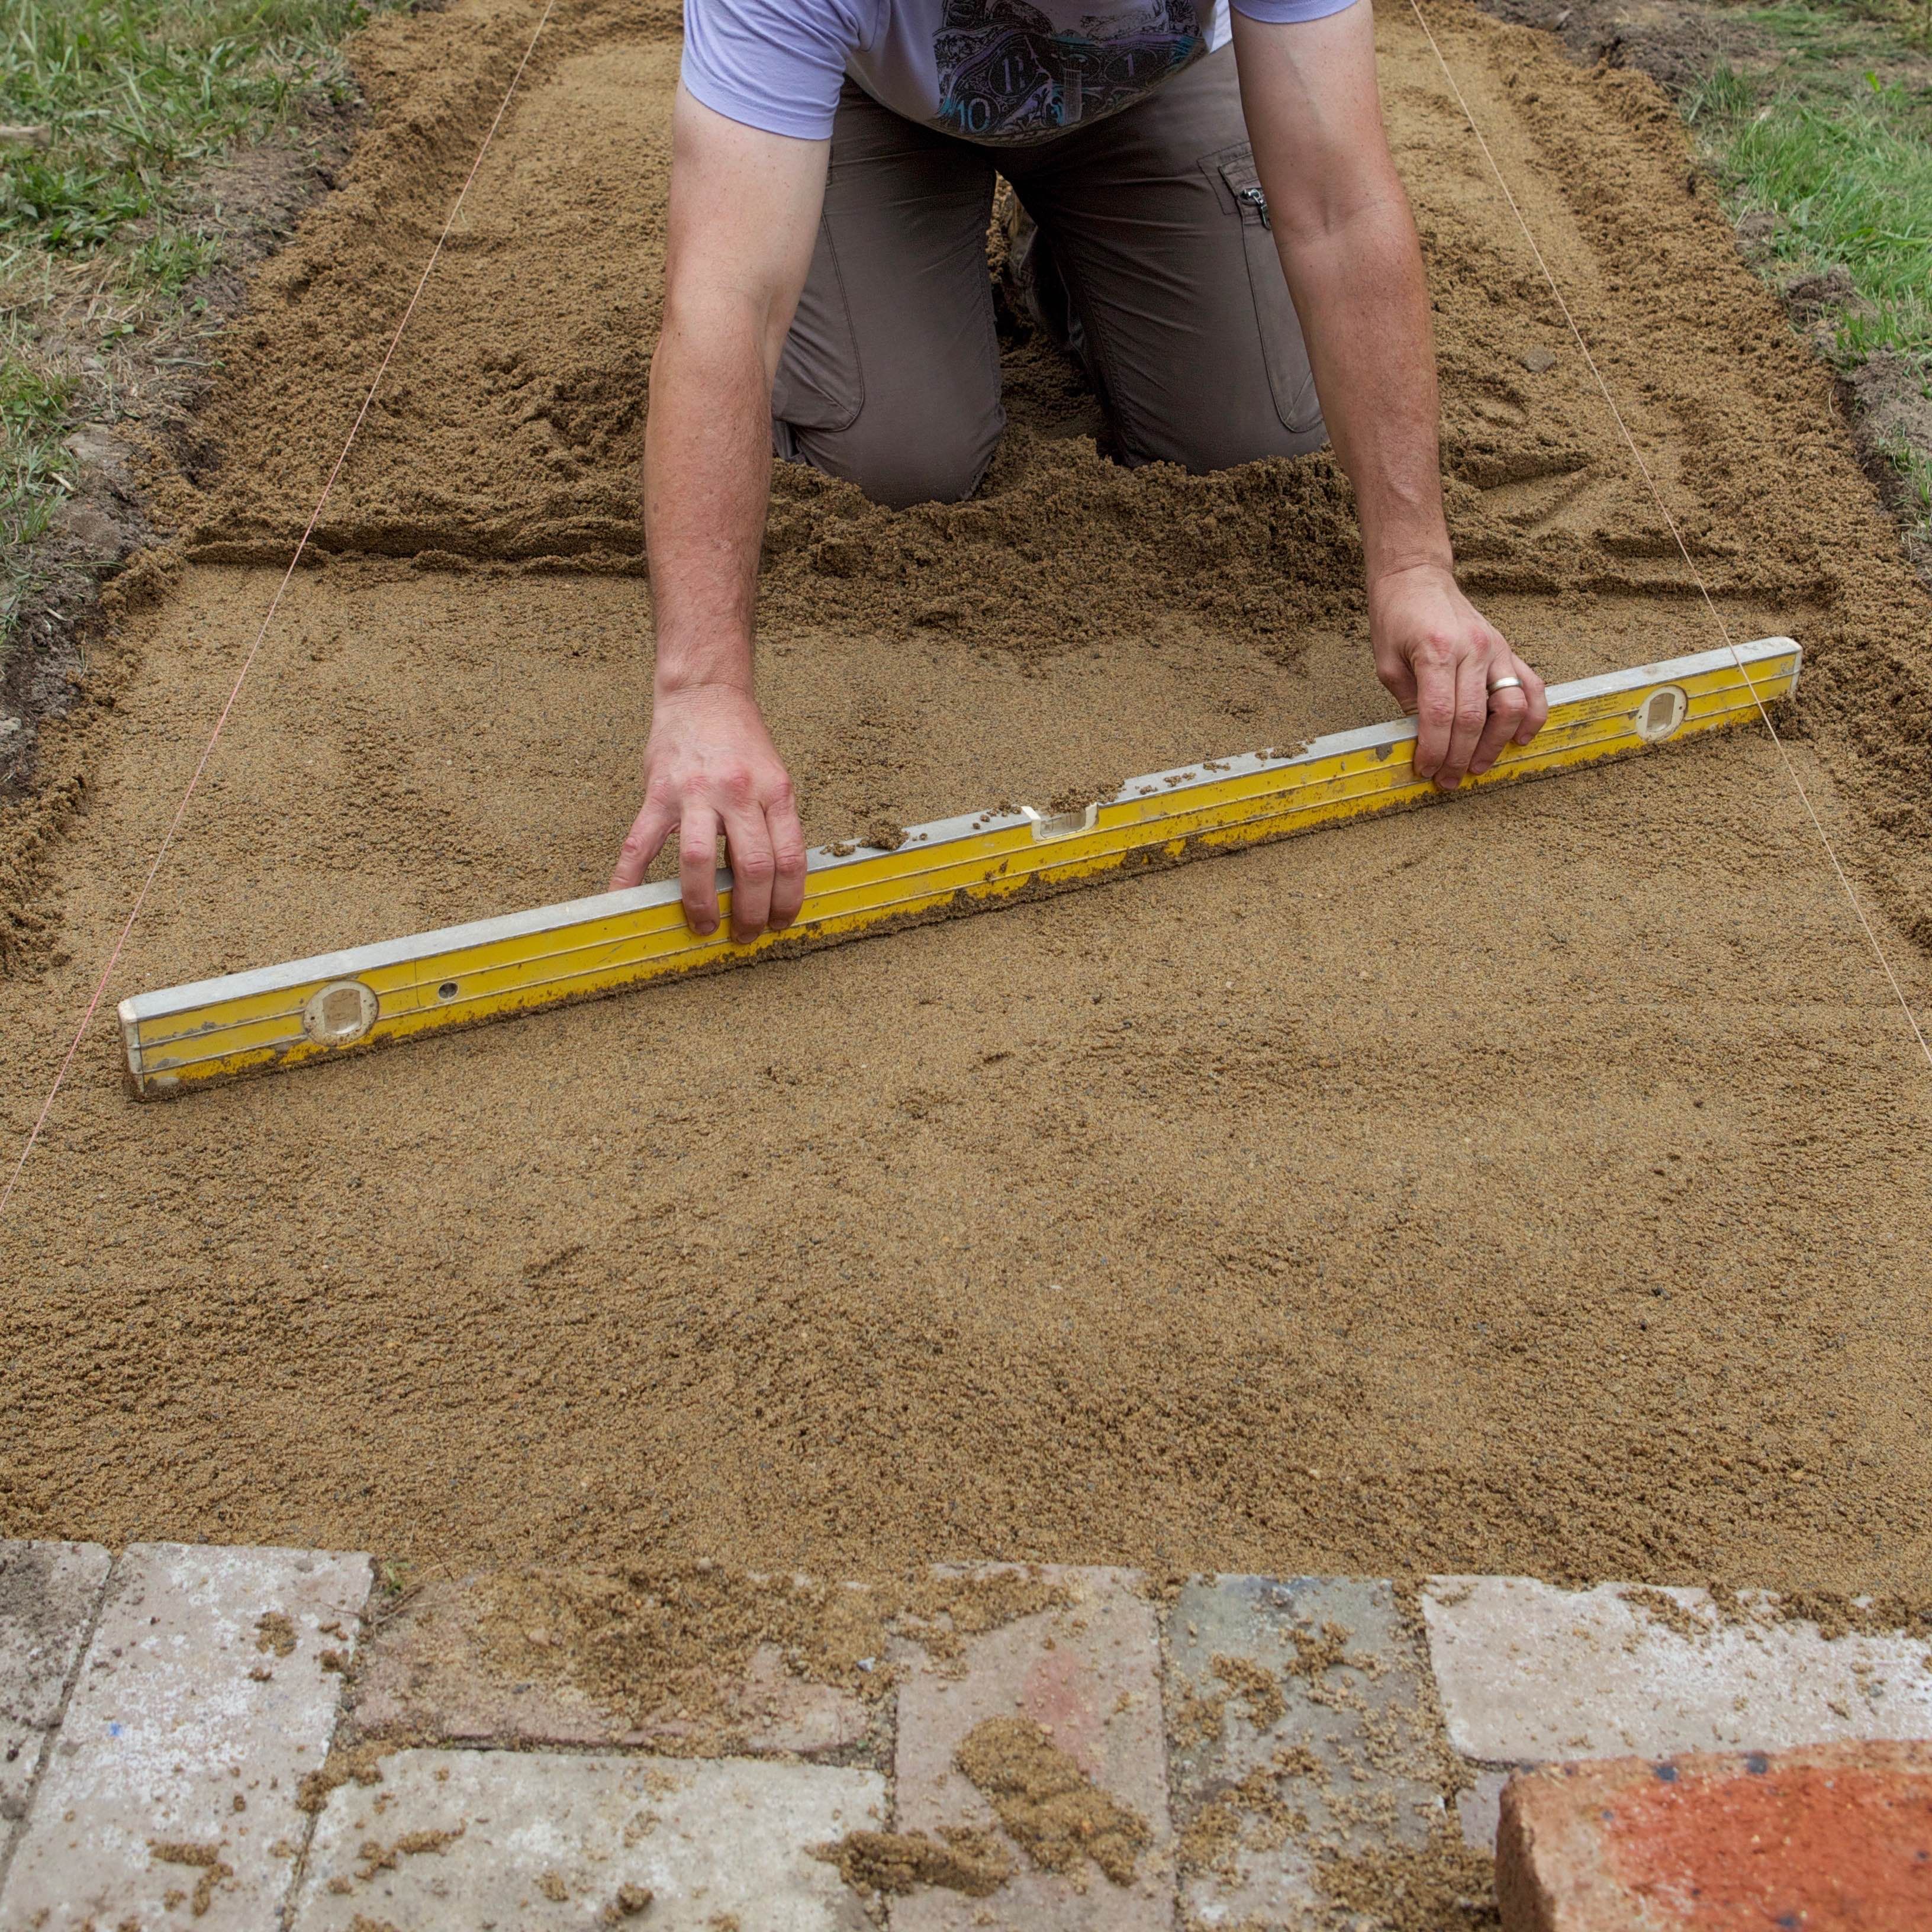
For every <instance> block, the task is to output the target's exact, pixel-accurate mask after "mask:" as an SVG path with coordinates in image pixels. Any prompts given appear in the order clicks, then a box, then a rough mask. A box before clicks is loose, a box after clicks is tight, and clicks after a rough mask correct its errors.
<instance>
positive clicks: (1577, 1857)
mask: <svg viewBox="0 0 1932 1932" xmlns="http://www.w3.org/2000/svg"><path fill="white" fill-rule="evenodd" d="M1496 1896H1497V1900H1498V1902H1499V1903H1500V1905H1501V1906H1502V1922H1503V1927H1504V1932H1636V1929H1637V1928H1639V1927H1641V1928H1642V1932H1712V1928H1714V1927H1745V1926H1751V1927H1759V1926H1762V1927H1767V1928H1769V1927H1779V1926H1789V1927H1803V1928H1804V1932H1924V1927H1927V1925H1932V1745H1923V1744H1918V1745H1912V1744H1897V1743H1882V1744H1837V1745H1815V1746H1811V1747H1808V1748H1802V1749H1800V1750H1797V1751H1782V1752H1765V1751H1748V1752H1727V1753H1723V1754H1718V1753H1693V1754H1685V1755H1683V1756H1681V1757H1672V1758H1668V1759H1664V1760H1652V1759H1646V1758H1617V1759H1612V1760H1607V1761H1606V1760H1595V1761H1592V1762H1589V1763H1568V1764H1563V1765H1554V1766H1547V1767H1546V1768H1544V1769H1542V1770H1541V1771H1536V1772H1529V1773H1527V1774H1526V1775H1523V1776H1520V1777H1517V1778H1513V1779H1511V1781H1510V1784H1509V1787H1508V1790H1507V1791H1506V1792H1505V1795H1504V1798H1503V1807H1502V1830H1501V1832H1500V1833H1499V1836H1498V1839H1497V1845H1496Z"/></svg>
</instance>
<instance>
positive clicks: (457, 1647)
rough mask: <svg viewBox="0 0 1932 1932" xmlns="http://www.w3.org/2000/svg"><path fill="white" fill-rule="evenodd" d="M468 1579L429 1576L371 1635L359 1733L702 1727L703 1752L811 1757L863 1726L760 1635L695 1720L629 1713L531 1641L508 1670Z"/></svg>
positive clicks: (662, 1743) (843, 1696)
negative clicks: (553, 1665) (571, 1676)
mask: <svg viewBox="0 0 1932 1932" xmlns="http://www.w3.org/2000/svg"><path fill="white" fill-rule="evenodd" d="M474 1590H475V1579H465V1580H462V1581H460V1582H448V1583H444V1582H437V1583H427V1584H425V1585H424V1586H423V1587H422V1589H420V1590H419V1592H417V1593H416V1595H415V1596H414V1597H413V1598H411V1600H410V1603H409V1604H408V1605H407V1607H406V1608H405V1609H404V1610H402V1611H401V1612H400V1613H398V1615H397V1616H394V1617H392V1618H390V1619H388V1620H387V1621H386V1622H384V1624H383V1625H382V1627H381V1628H380V1629H379V1630H378V1631H376V1633H375V1634H374V1636H372V1637H371V1639H370V1640H369V1643H368V1649H367V1650H366V1651H365V1654H364V1655H363V1658H362V1661H361V1663H360V1664H359V1665H358V1667H357V1669H356V1694H355V1704H354V1716H355V1721H356V1730H357V1732H358V1733H359V1735H360V1736H365V1737H377V1738H380V1737H385V1736H388V1737H407V1738H409V1739H415V1740H421V1739H447V1740H449V1741H450V1742H455V1743H463V1744H469V1743H498V1744H517V1745H532V1744H535V1745H593V1746H595V1745H627V1746H639V1745H642V1746H648V1747H652V1748H657V1749H660V1750H665V1751H676V1750H678V1749H679V1748H685V1747H687V1746H688V1745H689V1744H690V1743H691V1742H692V1741H693V1740H694V1739H697V1738H698V1737H699V1736H700V1734H701V1735H702V1736H703V1741H704V1743H705V1745H706V1753H707V1754H709V1752H710V1751H713V1750H715V1749H716V1748H718V1744H719V1742H720V1741H721V1742H722V1744H723V1746H724V1748H726V1749H727V1750H729V1751H731V1752H733V1754H751V1755H757V1754H762V1753H766V1752H771V1753H778V1754H785V1755H787V1756H796V1757H812V1756H815V1755H817V1754H820V1753H823V1752H826V1751H841V1750H844V1749H846V1748H848V1747H850V1746H852V1745H856V1744H859V1742H862V1740H863V1739H864V1738H865V1735H866V1731H867V1727H868V1723H869V1721H870V1720H869V1716H868V1712H867V1709H866V1707H865V1703H864V1701H863V1700H862V1699H860V1698H857V1697H853V1696H852V1695H851V1694H850V1693H849V1692H847V1691H841V1690H839V1689H838V1688H837V1686H835V1685H829V1684H811V1683H807V1682H805V1681H804V1680H802V1679H799V1678H797V1677H795V1676H792V1675H791V1673H790V1672H788V1671H787V1670H786V1669H785V1667H784V1658H783V1655H782V1654H781V1652H780V1651H779V1649H778V1646H776V1645H775V1644H765V1645H761V1646H759V1648H758V1649H757V1650H756V1651H754V1652H753V1654H752V1655H751V1660H750V1662H749V1665H748V1668H747V1669H746V1670H745V1673H744V1675H743V1676H742V1678H741V1679H739V1680H738V1681H737V1682H736V1683H733V1684H728V1685H721V1687H720V1690H719V1703H718V1709H716V1711H715V1712H713V1713H712V1714H711V1715H709V1716H708V1717H707V1718H705V1719H703V1720H702V1721H693V1720H690V1719H679V1718H676V1717H673V1716H670V1715H666V1716H665V1717H664V1718H661V1719H658V1720H656V1721H652V1722H649V1723H646V1724H642V1725H639V1724H634V1723H632V1722H631V1721H629V1720H628V1719H627V1718H625V1717H623V1716H622V1715H619V1713H617V1712H613V1711H610V1710H607V1709H605V1708H604V1706H602V1705H601V1704H599V1703H598V1702H597V1701H596V1700H595V1699H594V1698H592V1697H590V1696H589V1695H588V1694H586V1693H585V1692H583V1691H580V1690H578V1689H577V1688H574V1687H573V1686H572V1685H568V1684H564V1683H559V1682H555V1681H554V1679H553V1678H547V1677H546V1676H544V1675H542V1674H540V1672H539V1669H538V1667H539V1666H540V1665H541V1663H542V1662H543V1661H545V1660H544V1659H543V1658H540V1657H538V1655H537V1654H536V1647H535V1646H533V1647H532V1651H531V1656H530V1663H531V1667H532V1668H531V1670H530V1673H529V1675H527V1676H517V1675H514V1674H506V1673H505V1670H504V1669H503V1667H502V1665H501V1664H499V1663H498V1662H496V1661H493V1660H492V1658H490V1656H489V1655H488V1654H487V1652H486V1650H485V1649H484V1643H483V1640H482V1636H481V1630H480V1628H479V1625H480V1622H481V1619H480V1618H479V1616H478V1614H477V1613H476V1612H475V1608H474V1601H473V1594H472V1593H473V1592H474ZM537 1634H538V1636H539V1637H541V1636H543V1635H544V1633H541V1632H538V1633H537Z"/></svg>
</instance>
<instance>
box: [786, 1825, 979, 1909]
mask: <svg viewBox="0 0 1932 1932" xmlns="http://www.w3.org/2000/svg"><path fill="white" fill-rule="evenodd" d="M816 1855H817V1856H819V1857H820V1858H824V1859H826V1861H828V1862H829V1863H830V1864H835V1865H836V1866H837V1867H838V1876H840V1877H841V1878H842V1879H844V1881H845V1882H846V1883H847V1885H850V1886H851V1887H852V1888H853V1889H854V1890H855V1891H869V1892H887V1893H890V1894H894V1895H895V1896H896V1895H903V1894H905V1893H907V1892H909V1891H916V1890H918V1889H919V1888H921V1887H928V1888H930V1887H932V1886H938V1887H941V1888H944V1890H946V1891H963V1892H964V1893H965V1894H966V1895H967V1896H968V1897H969V1898H985V1897H988V1896H989V1894H992V1893H993V1892H995V1891H998V1890H999V1888H1000V1887H1001V1885H1004V1884H1005V1883H1006V1882H1007V1879H1010V1877H1011V1876H1013V1860H1012V1859H1011V1858H1010V1857H1008V1855H1007V1850H1006V1848H1005V1846H1004V1845H1002V1844H1001V1842H1000V1841H999V1839H998V1838H997V1837H996V1836H995V1835H994V1834H993V1833H992V1832H983V1831H977V1830H975V1829H974V1828H973V1827H971V1826H965V1825H947V1826H941V1827H940V1831H939V1835H938V1837H937V1838H929V1837H928V1836H927V1835H926V1833H925V1832H847V1833H846V1835H844V1838H841V1839H840V1840H839V1841H838V1842H837V1843H835V1844H831V1845H825V1846H820V1847H819V1849H818V1850H817V1853H816Z"/></svg>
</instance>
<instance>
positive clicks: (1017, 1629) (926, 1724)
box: [891, 1568, 1174, 1932]
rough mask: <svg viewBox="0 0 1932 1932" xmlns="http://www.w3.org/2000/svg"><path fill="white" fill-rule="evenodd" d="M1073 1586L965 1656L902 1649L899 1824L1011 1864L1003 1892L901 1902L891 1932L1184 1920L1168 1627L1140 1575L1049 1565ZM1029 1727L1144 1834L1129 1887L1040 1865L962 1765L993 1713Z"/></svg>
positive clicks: (1053, 1576)
mask: <svg viewBox="0 0 1932 1932" xmlns="http://www.w3.org/2000/svg"><path fill="white" fill-rule="evenodd" d="M1037 1574H1039V1576H1040V1577H1041V1578H1042V1579H1043V1580H1046V1581H1047V1582H1049V1583H1055V1584H1058V1585H1060V1586H1063V1587H1064V1589H1067V1591H1068V1592H1069V1593H1070V1597H1071V1599H1072V1601H1070V1603H1069V1604H1068V1605H1067V1607H1065V1608H1063V1609H1056V1610H1044V1611H1041V1612H1039V1613H1036V1614H1034V1615H1032V1616H1024V1617H1020V1618H1017V1619H1015V1620H1014V1621H1013V1622H1011V1623H1008V1624H1006V1625H1001V1626H1000V1627H999V1628H996V1629H994V1630H991V1631H987V1632H986V1633H985V1634H983V1635H981V1636H978V1637H972V1638H970V1639H968V1640H967V1641H966V1642H965V1646H964V1649H963V1653H962V1655H961V1656H960V1657H959V1658H958V1659H956V1660H954V1659H950V1658H945V1657H943V1656H942V1657H935V1656H932V1655H929V1654H927V1653H926V1652H925V1651H923V1650H922V1649H919V1647H918V1646H916V1645H913V1644H901V1645H895V1649H894V1655H895V1661H897V1662H898V1663H899V1664H900V1665H901V1667H902V1669H903V1670H904V1678H903V1680H902V1682H901V1685H900V1688H899V1692H898V1755H897V1760H896V1763H897V1769H898V1786H897V1793H896V1796H897V1817H896V1818H895V1829H897V1830H898V1831H901V1832H923V1833H925V1834H926V1835H928V1836H929V1837H936V1836H938V1835H941V1834H942V1833H943V1832H944V1831H946V1830H947V1829H949V1828H950V1829H962V1828H963V1829H969V1830H978V1831H984V1832H992V1834H994V1835H995V1838H996V1840H997V1841H998V1842H1000V1843H1001V1844H1002V1845H1003V1846H1004V1850H1005V1852H1006V1854H1007V1858H1008V1859H1009V1861H1010V1864H1011V1865H1012V1867H1013V1876H1011V1877H1010V1879H1007V1882H1005V1883H1004V1885H1001V1887H1000V1888H998V1890H997V1891H995V1892H993V1893H992V1894H991V1895H990V1896H988V1897H968V1896H966V1895H965V1894H962V1893H960V1892H958V1891H950V1890H947V1889H946V1888H944V1887H938V1886H935V1887H932V1888H926V1889H922V1890H917V1891H913V1892H910V1893H909V1894H906V1895H904V1896H903V1897H898V1898H896V1899H895V1900H893V1901H892V1908H891V1925H892V1932H968V1928H977V1927H1000V1928H1006V1927H1015V1928H1018V1927H1025V1928H1026V1932H1140V1928H1142V1927H1147V1928H1150V1932H1151V1928H1154V1927H1159V1928H1161V1932H1168V1928H1169V1927H1172V1924H1173V1913H1174V1837H1173V1831H1172V1825H1171V1823H1170V1822H1169V1809H1168V1799H1167V1780H1166V1751H1165V1750H1164V1749H1163V1741H1162V1736H1161V1708H1160V1631H1159V1625H1158V1622H1157V1619H1156V1617H1155V1614H1154V1607H1153V1606H1152V1605H1151V1604H1149V1603H1148V1602H1147V1601H1145V1599H1144V1598H1142V1597H1141V1596H1140V1595H1139V1594H1138V1593H1137V1592H1136V1588H1135V1586H1136V1582H1137V1578H1136V1577H1135V1575H1134V1574H1133V1573H1132V1572H1130V1571H1118V1570H1081V1569H1059V1568H1043V1569H1042V1570H1040V1571H1039V1572H1038V1573H1037ZM996 1718H1006V1719H1011V1718H1027V1719H1031V1721H1033V1723H1034V1724H1037V1725H1038V1726H1040V1727H1041V1729H1042V1730H1044V1731H1046V1733H1048V1734H1049V1737H1050V1739H1051V1741H1052V1745H1054V1746H1055V1747H1057V1748H1058V1750H1059V1751H1062V1752H1064V1753H1065V1754H1066V1755H1067V1757H1070V1758H1071V1759H1072V1760H1073V1763H1074V1764H1075V1765H1076V1766H1078V1767H1079V1770H1080V1771H1081V1772H1084V1773H1085V1775H1086V1777H1087V1778H1088V1780H1090V1781H1091V1783H1092V1784H1093V1785H1094V1786H1095V1787H1097V1788H1098V1790H1100V1792H1102V1793H1105V1794H1106V1795H1107V1796H1109V1797H1110V1798H1111V1799H1112V1800H1113V1801H1114V1802H1115V1805H1118V1806H1119V1807H1121V1808H1123V1809H1124V1811H1126V1812H1127V1813H1129V1814H1132V1817H1133V1818H1135V1819H1137V1820H1139V1822H1140V1823H1141V1824H1142V1826H1145V1832H1146V1838H1145V1844H1144V1846H1142V1849H1140V1850H1139V1852H1138V1854H1137V1855H1136V1857H1135V1858H1134V1860H1133V1875H1132V1877H1131V1879H1130V1881H1129V1882H1127V1883H1124V1884H1119V1883H1116V1882H1115V1881H1114V1880H1112V1879H1109V1877H1107V1876H1106V1875H1105V1874H1104V1873H1103V1871H1102V1870H1100V1867H1098V1866H1097V1864H1094V1862H1093V1861H1091V1859H1088V1858H1078V1859H1076V1861H1073V1863H1072V1864H1070V1866H1069V1867H1068V1868H1067V1869H1065V1870H1049V1869H1045V1868H1043V1867H1042V1866H1041V1865H1040V1864H1038V1863H1037V1862H1036V1861H1034V1859H1032V1858H1030V1857H1029V1856H1028V1853H1027V1852H1026V1851H1025V1849H1023V1848H1022V1846H1020V1845H1019V1843H1016V1841H1014V1840H1013V1838H1011V1837H1010V1836H1009V1835H1007V1832H1005V1831H1004V1829H1002V1827H1001V1823H1000V1820H999V1818H998V1814H997V1813H996V1811H995V1808H994V1805H993V1804H992V1802H989V1799H987V1798H986V1796H985V1795H984V1794H983V1793H982V1792H981V1791H980V1790H979V1788H978V1787H977V1786H976V1785H975V1784H974V1783H973V1781H971V1779H970V1778H968V1777H967V1775H965V1772H962V1770H961V1769H959V1766H957V1764H956V1762H955V1754H956V1753H957V1752H958V1751H959V1748H960V1747H961V1745H962V1744H965V1742H966V1741H967V1739H968V1738H969V1737H970V1736H972V1735H973V1734H974V1733H975V1732H976V1730H977V1727H979V1726H980V1725H981V1724H985V1723H987V1722H988V1721H991V1720H993V1719H996Z"/></svg>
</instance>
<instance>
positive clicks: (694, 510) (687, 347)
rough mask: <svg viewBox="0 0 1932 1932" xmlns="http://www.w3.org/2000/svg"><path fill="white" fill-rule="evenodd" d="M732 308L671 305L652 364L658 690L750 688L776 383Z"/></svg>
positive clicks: (649, 533) (752, 333)
mask: <svg viewBox="0 0 1932 1932" xmlns="http://www.w3.org/2000/svg"><path fill="white" fill-rule="evenodd" d="M765 364H766V357H765V351H764V348H763V344H762V343H761V341H760V331H759V329H758V327H757V322H756V320H755V319H754V317H753V316H752V315H751V314H750V313H749V312H748V310H746V309H745V308H743V307H742V306H741V305H739V304H738V303H737V302H733V301H730V300H724V301H716V302H703V303H698V304H694V305H691V306H689V307H688V308H677V307H673V308H669V309H667V313H666V315H665V318H664V335H663V338H662V340H661V341H660V343H659V344H658V351H657V354H656V356H655V358H654V359H652V365H651V401H650V417H649V423H648V425H647V427H646V431H645V435H644V535H645V541H646V545H647V547H648V548H649V555H650V570H651V595H652V603H653V605H654V607H655V619H656V629H657V676H656V688H657V690H658V693H659V694H664V693H667V692H670V691H681V690H685V689H688V688H691V686H693V685H702V684H728V685H733V686H735V687H736V688H738V689H740V690H744V691H748V690H749V689H750V688H751V628H752V616H753V609H754V604H755V602H756V599H757V581H758V547H759V544H760V541H761V539H762V537H763V531H764V521H765V503H766V496H767V494H768V493H769V490H770V487H771V468H772V462H771V376H770V373H769V371H768V370H767V369H766V366H765Z"/></svg>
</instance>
